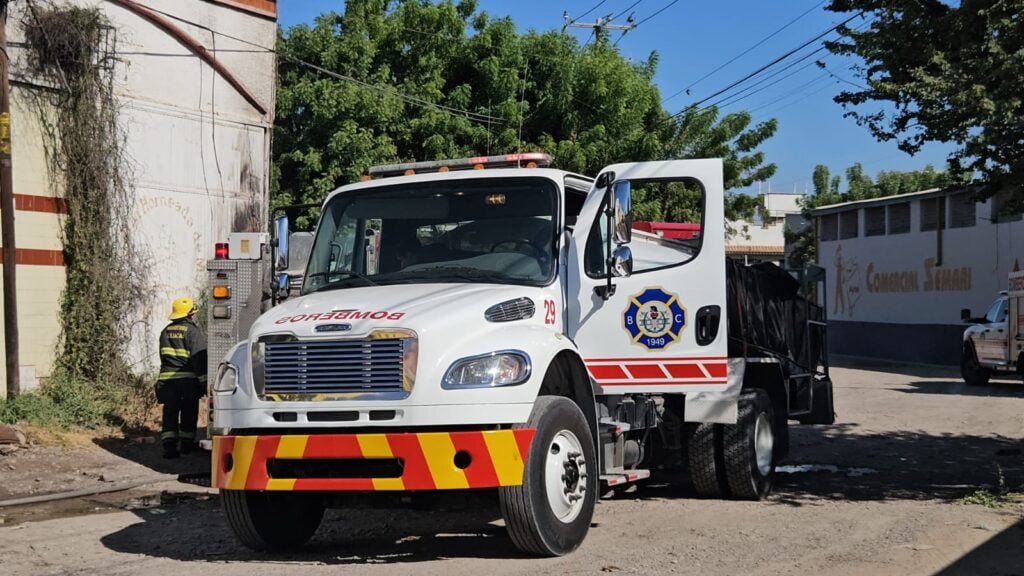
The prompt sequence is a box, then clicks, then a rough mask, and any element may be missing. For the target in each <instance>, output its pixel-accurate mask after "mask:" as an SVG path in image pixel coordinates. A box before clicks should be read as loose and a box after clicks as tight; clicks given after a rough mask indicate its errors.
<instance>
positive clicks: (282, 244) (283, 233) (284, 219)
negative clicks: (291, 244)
mask: <svg viewBox="0 0 1024 576" xmlns="http://www.w3.org/2000/svg"><path fill="white" fill-rule="evenodd" d="M274 228H275V229H276V230H277V238H276V240H277V258H276V263H275V264H274V268H277V269H278V270H287V269H288V215H287V214H283V215H281V216H278V217H277V219H275V220H274Z"/></svg>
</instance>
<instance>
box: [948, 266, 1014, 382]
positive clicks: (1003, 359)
mask: <svg viewBox="0 0 1024 576" xmlns="http://www.w3.org/2000/svg"><path fill="white" fill-rule="evenodd" d="M1022 297H1024V272H1011V273H1010V277H1009V290H1004V291H1002V292H1000V293H999V296H998V297H997V298H996V300H995V302H993V303H992V305H991V306H989V308H988V311H987V312H985V316H983V317H981V318H973V317H972V316H971V311H970V310H969V309H967V308H965V309H963V310H961V311H960V317H961V318H962V319H963V321H964V322H966V323H968V324H971V326H969V327H968V328H967V329H966V330H964V346H963V354H962V355H961V358H960V374H961V375H962V376H963V379H964V382H966V383H967V384H970V385H973V386H984V385H985V384H988V381H989V379H990V378H991V377H992V376H993V375H999V374H1004V375H1006V374H1020V372H1021V370H1022V369H1024V323H1022V322H1021V319H1022V318H1024V310H1022V309H1021V308H1022V306H1021V298H1022ZM1011 336H1012V337H1011Z"/></svg>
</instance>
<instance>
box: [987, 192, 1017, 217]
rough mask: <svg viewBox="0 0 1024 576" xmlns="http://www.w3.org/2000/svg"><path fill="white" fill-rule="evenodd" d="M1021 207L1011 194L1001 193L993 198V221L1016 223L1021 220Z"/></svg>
mask: <svg viewBox="0 0 1024 576" xmlns="http://www.w3.org/2000/svg"><path fill="white" fill-rule="evenodd" d="M1021 208H1022V207H1021V205H1020V202H1019V201H1013V200H1012V199H1011V196H1010V193H1009V192H1000V193H998V194H996V195H995V196H993V197H992V221H993V222H1016V221H1018V220H1020V219H1021Z"/></svg>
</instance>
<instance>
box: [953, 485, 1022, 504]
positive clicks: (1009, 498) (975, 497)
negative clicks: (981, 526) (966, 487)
mask: <svg viewBox="0 0 1024 576" xmlns="http://www.w3.org/2000/svg"><path fill="white" fill-rule="evenodd" d="M1019 502H1024V491H1021V490H997V491H992V490H984V489H983V490H975V491H974V492H972V493H970V494H968V495H967V496H964V497H963V498H961V499H960V503H961V504H972V505H975V506H984V507H986V508H1002V507H1004V506H1007V505H1010V504H1014V503H1019Z"/></svg>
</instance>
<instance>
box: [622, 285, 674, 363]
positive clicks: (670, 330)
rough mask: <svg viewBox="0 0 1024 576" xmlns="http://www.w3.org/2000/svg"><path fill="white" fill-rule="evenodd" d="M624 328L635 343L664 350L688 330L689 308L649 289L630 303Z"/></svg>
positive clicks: (657, 289)
mask: <svg viewBox="0 0 1024 576" xmlns="http://www.w3.org/2000/svg"><path fill="white" fill-rule="evenodd" d="M622 324H623V326H624V327H625V328H626V331H627V332H629V334H630V336H631V337H632V339H633V342H635V343H637V344H640V345H642V346H644V347H646V348H647V349H648V350H661V349H662V348H665V347H667V346H669V345H670V344H672V343H674V342H676V341H678V340H679V335H680V334H681V333H682V331H683V328H686V308H683V306H682V305H681V304H679V297H678V296H676V295H675V294H673V293H671V292H666V291H664V290H662V289H661V288H647V289H645V290H644V291H643V292H641V293H639V294H637V295H636V296H633V297H631V298H630V299H629V306H628V307H627V308H626V310H625V312H623V313H622Z"/></svg>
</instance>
